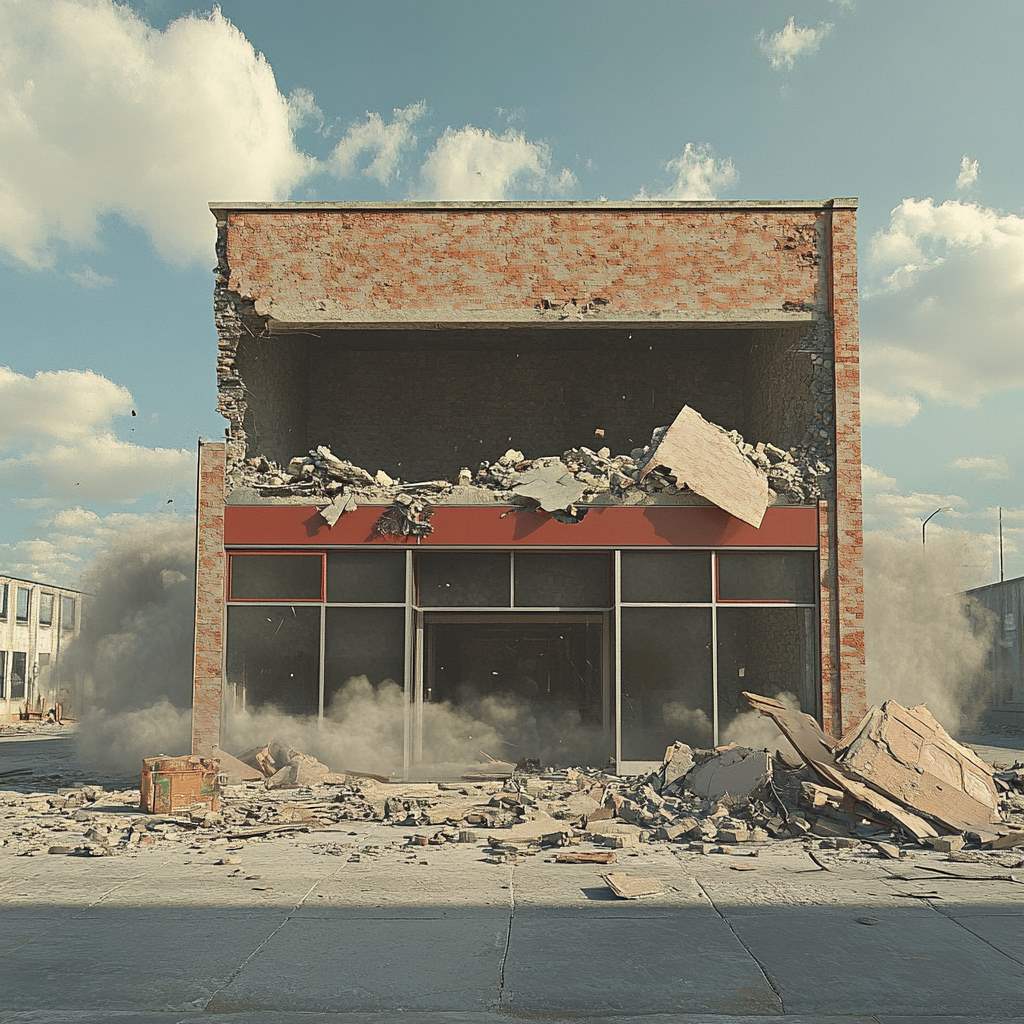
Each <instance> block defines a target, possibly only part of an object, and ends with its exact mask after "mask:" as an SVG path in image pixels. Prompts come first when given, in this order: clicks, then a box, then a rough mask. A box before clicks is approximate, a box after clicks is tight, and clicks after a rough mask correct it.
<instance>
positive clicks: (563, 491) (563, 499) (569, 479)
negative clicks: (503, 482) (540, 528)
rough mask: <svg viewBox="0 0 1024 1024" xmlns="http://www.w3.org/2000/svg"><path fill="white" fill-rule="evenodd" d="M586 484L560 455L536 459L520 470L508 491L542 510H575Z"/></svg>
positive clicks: (569, 511)
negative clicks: (530, 501) (523, 470)
mask: <svg viewBox="0 0 1024 1024" xmlns="http://www.w3.org/2000/svg"><path fill="white" fill-rule="evenodd" d="M586 490H587V488H586V484H584V483H583V482H582V481H581V480H579V479H577V477H575V476H574V475H573V474H572V473H571V472H570V471H569V467H568V466H566V464H565V463H564V462H562V460H561V459H550V460H547V459H538V460H537V461H536V462H535V463H534V464H533V466H532V467H531V468H530V469H528V470H526V471H525V472H523V473H520V474H519V476H518V477H517V478H516V481H515V483H514V484H513V485H512V491H513V492H514V493H515V494H517V495H518V496H519V497H521V498H530V499H532V500H533V501H535V502H536V503H537V504H538V505H539V506H540V507H541V508H542V509H543V510H544V511H545V512H567V513H569V515H575V514H576V504H577V502H579V501H580V500H581V499H582V498H583V495H584V494H585V493H586Z"/></svg>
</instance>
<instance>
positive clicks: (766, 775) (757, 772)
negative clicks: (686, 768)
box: [686, 747, 772, 800]
mask: <svg viewBox="0 0 1024 1024" xmlns="http://www.w3.org/2000/svg"><path fill="white" fill-rule="evenodd" d="M771 775H772V761H771V757H770V756H769V755H768V752H767V751H766V750H751V749H750V748H748V747H732V748H730V749H728V750H723V751H721V752H720V753H718V754H716V755H715V756H714V757H712V758H711V759H710V760H708V761H705V762H704V763H703V764H702V765H701V766H700V767H699V768H695V769H694V770H693V771H691V772H690V773H689V775H687V776H686V788H687V789H688V790H690V792H691V793H693V794H695V795H696V796H700V797H704V798H706V799H709V800H718V799H720V798H721V797H724V796H726V794H728V795H729V796H731V797H734V798H736V799H744V798H746V797H748V796H750V795H751V794H752V793H755V792H756V791H757V790H759V789H760V788H761V787H762V786H763V785H764V784H765V783H766V782H767V781H768V780H769V779H770V778H771Z"/></svg>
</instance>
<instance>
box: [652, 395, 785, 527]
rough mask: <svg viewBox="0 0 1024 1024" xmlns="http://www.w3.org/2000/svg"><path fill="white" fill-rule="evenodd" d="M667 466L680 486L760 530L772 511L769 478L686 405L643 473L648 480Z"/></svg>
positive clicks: (727, 437) (710, 424)
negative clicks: (767, 510)
mask: <svg viewBox="0 0 1024 1024" xmlns="http://www.w3.org/2000/svg"><path fill="white" fill-rule="evenodd" d="M659 466H661V467H664V468H665V469H666V470H667V471H668V472H669V473H670V474H671V475H672V476H673V477H675V479H676V483H677V485H678V486H680V487H682V486H683V485H685V486H686V487H688V488H689V489H690V490H691V491H693V492H694V493H696V494H699V495H700V496H701V497H702V498H706V499H707V500H708V501H710V502H712V504H715V505H717V506H718V507H719V508H720V509H722V510H723V511H725V512H728V513H729V514H730V515H732V516H735V517H736V518H737V519H740V520H742V521H743V522H744V523H749V524H750V525H751V526H753V527H755V528H756V527H760V525H761V520H762V519H764V513H765V510H766V509H767V508H768V501H769V499H770V493H769V488H768V475H767V474H766V473H765V472H764V471H763V470H761V469H759V468H758V467H757V466H755V465H754V464H753V463H752V462H750V460H749V459H747V458H745V457H744V456H743V454H742V453H741V452H740V451H739V450H738V449H737V448H736V445H735V444H734V443H733V442H732V441H731V440H730V439H729V436H728V434H726V432H725V431H724V430H723V429H722V428H721V427H718V426H716V425H715V424H714V423H709V422H708V421H707V420H706V419H704V417H703V416H701V414H700V413H699V412H697V410H696V409H691V408H690V406H688V405H684V406H683V408H682V409H681V410H680V411H679V415H678V416H677V417H676V418H675V419H674V420H673V421H672V423H671V425H670V426H669V427H668V429H667V430H666V431H665V434H664V436H663V437H662V439H661V442H660V443H659V444H658V446H657V448H656V449H655V450H654V453H653V454H652V455H651V457H650V459H649V461H648V462H647V464H646V465H645V466H644V467H643V468H642V469H641V471H640V479H641V480H643V479H644V478H645V477H646V476H647V475H648V474H649V473H650V472H651V471H652V470H654V469H656V468H658V467H659Z"/></svg>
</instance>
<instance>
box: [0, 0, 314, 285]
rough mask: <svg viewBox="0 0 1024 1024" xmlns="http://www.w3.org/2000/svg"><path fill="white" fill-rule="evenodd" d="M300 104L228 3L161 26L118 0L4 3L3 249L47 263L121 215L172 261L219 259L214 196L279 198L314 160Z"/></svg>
mask: <svg viewBox="0 0 1024 1024" xmlns="http://www.w3.org/2000/svg"><path fill="white" fill-rule="evenodd" d="M293 95H294V94H293ZM307 109H308V105H307ZM295 111H296V106H295V101H293V103H292V105H291V106H290V105H289V101H288V100H287V99H286V98H285V97H284V96H282V95H281V93H280V91H279V90H278V87H277V83H276V81H275V79H274V72H273V70H272V68H271V67H270V64H269V63H268V62H267V61H266V59H265V58H264V57H263V56H262V55H261V54H258V53H257V52H256V51H255V50H254V49H253V47H252V44H251V43H250V42H249V41H248V40H247V39H246V38H245V36H244V35H243V34H242V33H241V32H240V31H239V30H238V29H237V28H235V27H234V25H232V24H231V22H229V21H228V20H227V19H226V18H225V17H224V16H223V15H222V14H221V13H220V11H219V10H217V9H214V11H213V12H212V13H210V14H208V15H194V14H189V15H185V16H183V17H181V18H178V19H176V20H175V21H172V22H171V23H170V24H169V25H168V26H167V28H166V29H164V30H162V31H160V30H157V29H154V28H151V27H150V26H149V25H147V24H146V23H145V22H144V21H143V20H142V19H141V18H140V17H139V16H138V15H137V14H135V13H134V12H133V11H132V10H131V9H130V8H128V7H127V6H123V5H120V4H115V3H113V2H111V0H49V2H47V3H38V2H36V0H5V2H4V3H0V153H3V154H4V159H3V162H2V163H0V251H6V252H7V253H8V254H9V255H10V256H12V257H13V258H14V259H15V260H18V261H20V262H21V263H24V264H26V265H28V266H30V267H45V266H49V265H52V263H53V262H54V258H55V252H56V250H57V249H58V248H59V246H60V245H61V244H67V245H70V246H73V247H89V246H94V245H96V244H97V238H98V234H99V226H100V221H101V220H102V218H103V217H105V216H107V215H109V214H116V215H119V216H121V217H123V218H125V219H126V220H127V221H129V222H130V223H132V224H136V225H138V226H140V227H141V228H143V229H144V230H145V231H146V232H147V233H148V234H149V236H150V238H151V239H152V241H153V244H154V246H155V247H156V249H157V250H158V251H159V252H160V253H161V254H162V255H163V256H164V257H165V258H167V259H170V260H172V261H175V262H182V263H184V262H188V261H192V260H205V261H207V263H209V262H210V261H211V260H212V256H213V238H214V223H213V218H212V217H211V216H210V213H209V210H208V209H207V203H208V202H209V201H210V200H226V199H249V200H252V199H266V200H269V199H280V198H283V197H285V196H287V195H288V193H289V191H290V190H291V189H292V188H293V187H294V186H295V185H296V184H297V183H298V182H299V181H300V180H301V179H302V178H303V177H304V176H305V175H306V174H307V173H308V172H309V171H310V169H311V167H312V166H313V161H312V160H311V159H310V158H309V157H307V156H306V155H305V154H303V153H302V152H300V151H299V150H298V149H297V148H296V145H295V140H294V136H293V127H294V118H295Z"/></svg>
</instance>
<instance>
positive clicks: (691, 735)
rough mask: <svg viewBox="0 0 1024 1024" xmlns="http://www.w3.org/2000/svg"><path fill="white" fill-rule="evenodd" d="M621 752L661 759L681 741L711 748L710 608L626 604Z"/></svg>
mask: <svg viewBox="0 0 1024 1024" xmlns="http://www.w3.org/2000/svg"><path fill="white" fill-rule="evenodd" d="M620 642H621V656H622V756H623V758H624V759H625V760H627V761H660V760H661V758H662V757H663V755H664V753H665V748H666V747H667V746H668V745H669V744H670V743H674V742H675V741H676V740H683V741H684V742H685V743H689V744H691V745H692V746H697V747H709V746H711V745H712V743H713V742H714V724H713V721H712V697H713V687H712V678H711V609H710V608H623V609H622V636H621V639H620Z"/></svg>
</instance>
